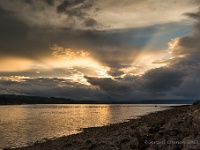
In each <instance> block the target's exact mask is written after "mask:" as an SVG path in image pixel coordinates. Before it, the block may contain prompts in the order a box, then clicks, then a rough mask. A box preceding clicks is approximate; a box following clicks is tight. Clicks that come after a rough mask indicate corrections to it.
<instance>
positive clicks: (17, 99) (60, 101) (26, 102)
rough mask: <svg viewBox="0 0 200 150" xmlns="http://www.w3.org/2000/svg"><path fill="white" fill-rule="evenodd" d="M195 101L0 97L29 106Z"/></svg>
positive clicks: (6, 102) (1, 102)
mask: <svg viewBox="0 0 200 150" xmlns="http://www.w3.org/2000/svg"><path fill="white" fill-rule="evenodd" d="M194 101H195V100H143V101H139V100H133V101H100V100H72V99H68V98H58V97H41V96H25V95H0V106H1V105H29V104H155V105H156V104H183V105H184V104H192V103H193V102H194Z"/></svg>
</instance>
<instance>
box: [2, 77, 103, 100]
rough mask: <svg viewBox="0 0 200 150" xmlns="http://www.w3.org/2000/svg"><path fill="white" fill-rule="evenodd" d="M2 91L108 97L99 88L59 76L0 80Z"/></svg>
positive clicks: (73, 96) (76, 96) (44, 94)
mask: <svg viewBox="0 0 200 150" xmlns="http://www.w3.org/2000/svg"><path fill="white" fill-rule="evenodd" d="M0 93H2V94H25V95H39V96H47V97H50V96H56V97H67V98H71V99H81V100H84V99H86V100H88V99H93V100H94V99H96V100H98V99H104V98H105V97H106V94H104V93H103V92H101V91H99V90H98V89H94V88H90V87H88V86H85V85H81V84H78V83H73V82H70V81H68V80H64V79H58V78H51V79H49V78H35V79H23V81H21V82H18V81H6V80H0ZM77 93H78V94H77Z"/></svg>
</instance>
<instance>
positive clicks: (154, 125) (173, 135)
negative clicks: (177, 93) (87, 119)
mask: <svg viewBox="0 0 200 150" xmlns="http://www.w3.org/2000/svg"><path fill="white" fill-rule="evenodd" d="M90 149H91V150H133V149H134V150H179V149H182V150H199V149H200V104H196V105H192V106H181V107H173V108H172V109H169V110H165V111H161V112H156V113H152V114H149V115H146V116H142V117H141V118H138V119H134V120H130V121H129V122H125V123H119V124H113V125H108V126H103V127H94V128H87V129H83V132H81V133H79V134H74V135H70V136H66V137H61V138H57V139H54V140H47V141H44V142H36V143H34V144H33V145H30V146H28V147H22V148H14V149H12V150H90ZM4 150H8V148H6V149H4Z"/></svg>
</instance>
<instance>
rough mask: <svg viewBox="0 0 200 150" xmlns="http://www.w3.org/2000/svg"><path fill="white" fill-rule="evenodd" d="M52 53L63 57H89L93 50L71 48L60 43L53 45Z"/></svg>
mask: <svg viewBox="0 0 200 150" xmlns="http://www.w3.org/2000/svg"><path fill="white" fill-rule="evenodd" d="M51 50H52V55H53V56H54V57H57V58H61V59H65V60H66V59H78V58H82V57H87V56H89V55H90V54H91V52H88V51H85V50H80V49H71V48H63V47H61V46H58V45H53V46H52V47H51Z"/></svg>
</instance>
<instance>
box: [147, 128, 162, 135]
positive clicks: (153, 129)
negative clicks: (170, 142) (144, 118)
mask: <svg viewBox="0 0 200 150" xmlns="http://www.w3.org/2000/svg"><path fill="white" fill-rule="evenodd" d="M159 129H160V128H159V127H151V128H150V129H149V134H154V133H156V132H158V131H159Z"/></svg>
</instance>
